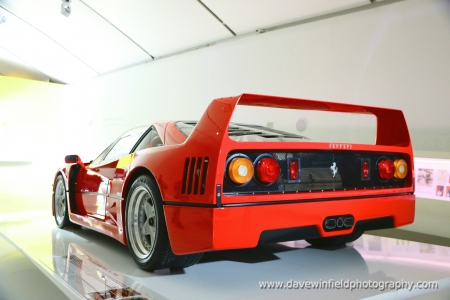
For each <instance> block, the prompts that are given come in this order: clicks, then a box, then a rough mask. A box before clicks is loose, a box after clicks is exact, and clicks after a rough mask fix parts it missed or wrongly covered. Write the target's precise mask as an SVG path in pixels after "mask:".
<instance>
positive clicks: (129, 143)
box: [102, 126, 148, 163]
mask: <svg viewBox="0 0 450 300" xmlns="http://www.w3.org/2000/svg"><path fill="white" fill-rule="evenodd" d="M147 129H148V126H141V127H137V128H134V129H132V130H130V131H127V132H125V133H124V134H123V135H122V136H121V137H120V139H119V140H118V141H117V142H116V144H115V145H114V146H113V147H112V149H111V150H110V151H109V153H108V154H107V155H106V156H105V158H103V160H102V163H106V162H109V161H112V160H115V159H118V158H120V157H122V156H125V155H127V154H129V153H130V151H131V149H132V148H133V146H134V145H136V143H137V141H138V140H139V138H140V137H141V136H142V134H143V133H144V132H145V131H147Z"/></svg>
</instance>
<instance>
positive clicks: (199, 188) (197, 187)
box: [181, 157, 209, 195]
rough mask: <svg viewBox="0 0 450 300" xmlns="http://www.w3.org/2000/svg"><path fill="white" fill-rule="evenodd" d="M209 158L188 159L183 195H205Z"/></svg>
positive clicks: (185, 166)
mask: <svg viewBox="0 0 450 300" xmlns="http://www.w3.org/2000/svg"><path fill="white" fill-rule="evenodd" d="M208 164H209V158H208V157H204V158H203V157H187V158H186V160H185V162H184V170H183V182H182V185H181V193H182V194H194V195H198V194H199V192H200V195H204V194H205V187H206V175H207V174H208Z"/></svg>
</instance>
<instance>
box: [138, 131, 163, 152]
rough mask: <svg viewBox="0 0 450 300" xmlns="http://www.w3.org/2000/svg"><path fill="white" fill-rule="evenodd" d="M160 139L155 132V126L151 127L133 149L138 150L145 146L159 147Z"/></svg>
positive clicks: (160, 144)
mask: <svg viewBox="0 0 450 300" xmlns="http://www.w3.org/2000/svg"><path fill="white" fill-rule="evenodd" d="M162 145H163V143H162V140H161V138H160V137H159V135H158V133H157V132H156V130H155V128H152V130H150V131H149V132H148V133H147V135H146V136H145V137H144V139H142V141H141V142H140V143H139V145H138V146H137V147H136V150H135V151H139V150H142V149H145V148H152V147H159V146H162Z"/></svg>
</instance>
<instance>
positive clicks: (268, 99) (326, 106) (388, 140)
mask: <svg viewBox="0 0 450 300" xmlns="http://www.w3.org/2000/svg"><path fill="white" fill-rule="evenodd" d="M236 105H247V106H266V107H275V108H287V109H298V110H316V111H328V112H343V113H355V114H372V115H374V116H375V117H376V118H377V132H376V143H375V144H376V145H378V146H396V147H410V146H411V140H410V136H409V131H408V127H407V125H406V120H405V117H404V115H403V112H402V111H401V110H397V109H388V108H379V107H372V106H363V105H355V104H345V103H335V102H327V101H319V100H308V99H298V98H297V99H296V98H286V97H277V96H265V95H256V94H242V95H240V96H236V97H229V98H219V99H215V100H214V101H213V102H211V104H210V105H209V106H208V108H207V110H206V111H205V113H204V115H203V116H202V118H201V119H200V120H199V122H198V123H197V126H196V128H195V129H194V131H193V132H192V134H191V136H190V137H192V138H193V139H195V138H196V137H198V138H200V136H202V137H203V138H205V137H206V136H208V140H210V139H211V138H212V139H213V140H215V142H218V143H219V144H221V142H222V139H223V137H224V135H225V134H227V130H228V124H229V123H230V120H231V117H232V115H233V112H234V109H235V107H236ZM199 135H200V136H199Z"/></svg>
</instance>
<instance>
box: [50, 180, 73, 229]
mask: <svg viewBox="0 0 450 300" xmlns="http://www.w3.org/2000/svg"><path fill="white" fill-rule="evenodd" d="M53 205H54V212H55V222H56V225H58V227H59V228H61V229H62V228H64V227H66V226H71V225H72V222H70V220H69V210H68V206H67V193H66V185H65V183H64V178H63V177H62V175H58V176H57V177H56V180H55V185H54V186H53Z"/></svg>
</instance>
